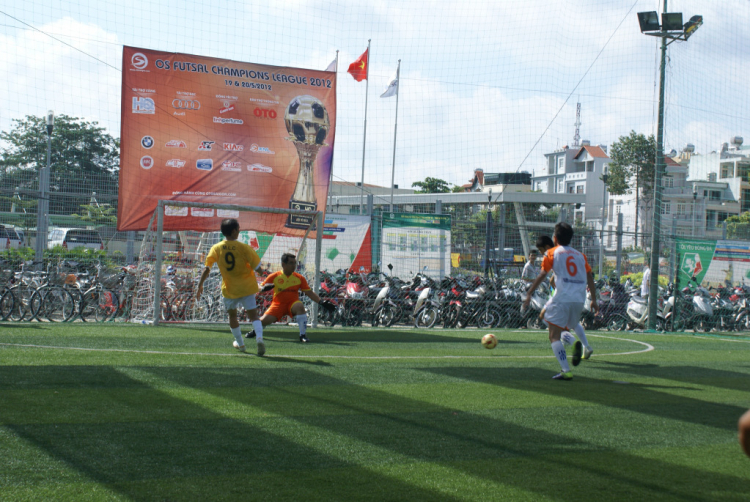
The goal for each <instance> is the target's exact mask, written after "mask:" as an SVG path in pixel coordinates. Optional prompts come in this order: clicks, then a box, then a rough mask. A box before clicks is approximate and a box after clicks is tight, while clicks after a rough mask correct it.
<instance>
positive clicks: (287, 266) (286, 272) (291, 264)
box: [245, 253, 335, 343]
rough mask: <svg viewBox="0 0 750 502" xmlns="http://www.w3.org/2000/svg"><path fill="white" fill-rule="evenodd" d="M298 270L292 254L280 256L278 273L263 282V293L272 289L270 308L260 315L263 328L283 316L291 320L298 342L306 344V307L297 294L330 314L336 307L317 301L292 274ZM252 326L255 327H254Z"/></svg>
mask: <svg viewBox="0 0 750 502" xmlns="http://www.w3.org/2000/svg"><path fill="white" fill-rule="evenodd" d="M296 269H297V257H296V256H294V255H293V254H291V253H284V254H283V255H281V270H280V271H279V272H274V273H273V274H271V275H269V276H268V277H266V280H265V281H263V291H270V290H271V289H273V301H272V302H271V306H270V307H268V309H267V310H266V311H265V312H264V313H263V317H261V319H260V321H261V323H262V324H263V326H268V325H269V324H273V323H275V322H276V321H278V320H279V319H281V318H282V317H284V316H285V315H289V316H292V317H293V318H294V319H295V320H296V321H297V323H298V324H299V341H300V342H302V343H307V342H309V340H308V339H307V314H306V313H305V306H304V305H303V304H302V301H301V300H300V297H299V295H300V293H302V294H304V295H306V296H307V297H309V298H310V299H311V300H312V301H314V302H315V303H317V304H319V305H320V306H321V307H323V308H325V309H328V310H333V309H334V308H335V307H334V306H333V304H332V303H331V302H329V301H326V300H323V301H321V300H320V297H319V296H318V295H317V294H316V293H315V292H314V291H313V290H312V289H310V285H309V284H308V283H307V280H306V279H305V277H304V276H303V275H301V274H298V273H297V272H295V270H296ZM253 326H255V323H253ZM257 333H258V330H257V329H256V330H255V331H254V332H250V333H248V334H247V335H245V337H246V338H252V337H254V336H257Z"/></svg>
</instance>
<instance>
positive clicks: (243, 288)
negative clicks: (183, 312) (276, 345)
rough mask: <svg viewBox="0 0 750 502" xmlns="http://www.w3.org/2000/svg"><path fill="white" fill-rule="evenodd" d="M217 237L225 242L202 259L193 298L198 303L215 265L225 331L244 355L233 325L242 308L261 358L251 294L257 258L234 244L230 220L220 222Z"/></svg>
mask: <svg viewBox="0 0 750 502" xmlns="http://www.w3.org/2000/svg"><path fill="white" fill-rule="evenodd" d="M221 233H222V234H224V237H226V240H224V241H222V242H219V243H218V244H215V245H214V246H213V247H211V251H210V252H209V253H208V256H206V268H205V269H203V274H202V275H201V280H200V282H199V283H198V291H197V292H196V296H195V297H196V299H200V297H201V295H202V294H203V283H204V282H205V280H206V279H207V278H208V274H209V273H210V272H211V267H212V266H213V265H214V263H215V264H216V265H217V266H218V267H219V271H220V272H221V295H222V296H223V297H224V307H225V308H226V309H227V314H229V327H230V328H231V329H232V335H234V342H233V345H234V348H236V349H237V350H239V351H241V352H245V341H244V339H243V338H242V332H241V331H240V323H239V322H238V321H237V307H238V306H239V305H242V306H243V307H245V311H247V313H248V316H249V317H250V320H251V321H252V322H253V328H255V333H256V335H257V345H258V355H259V356H262V355H263V354H265V353H266V345H265V343H264V342H263V324H262V323H261V322H260V319H258V310H257V306H256V304H255V294H256V293H257V292H258V279H256V277H255V269H256V268H258V266H259V265H260V257H259V256H258V254H257V253H256V252H255V250H254V249H253V248H251V247H250V246H248V245H247V244H243V243H242V242H238V241H237V237H238V236H239V235H240V224H239V222H238V221H237V220H235V219H233V218H230V219H226V220H224V221H222V222H221Z"/></svg>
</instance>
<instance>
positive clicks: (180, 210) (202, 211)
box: [164, 206, 240, 218]
mask: <svg viewBox="0 0 750 502" xmlns="http://www.w3.org/2000/svg"><path fill="white" fill-rule="evenodd" d="M188 209H189V212H188ZM214 212H216V217H217V218H239V217H240V212H239V211H233V210H229V209H216V210H214V209H207V208H202V207H191V208H187V207H180V206H164V216H187V215H188V214H190V216H195V217H199V218H213V216H214Z"/></svg>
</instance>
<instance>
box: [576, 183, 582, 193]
mask: <svg viewBox="0 0 750 502" xmlns="http://www.w3.org/2000/svg"><path fill="white" fill-rule="evenodd" d="M576 193H583V185H578V186H577V187H576Z"/></svg>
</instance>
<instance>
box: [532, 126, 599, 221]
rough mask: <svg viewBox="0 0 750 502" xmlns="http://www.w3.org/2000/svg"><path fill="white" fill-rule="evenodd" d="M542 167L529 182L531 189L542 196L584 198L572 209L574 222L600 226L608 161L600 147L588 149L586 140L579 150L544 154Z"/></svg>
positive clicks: (567, 148)
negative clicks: (573, 210) (543, 165)
mask: <svg viewBox="0 0 750 502" xmlns="http://www.w3.org/2000/svg"><path fill="white" fill-rule="evenodd" d="M544 157H545V167H544V168H543V170H542V172H541V173H539V172H538V171H537V173H536V175H535V176H534V177H532V178H531V189H532V191H535V192H542V193H549V194H553V193H566V194H578V195H584V196H585V201H586V202H585V203H584V204H581V205H580V207H576V209H575V213H574V217H575V221H577V222H581V223H586V222H588V223H592V222H595V224H596V223H599V222H601V218H602V208H603V207H604V208H606V207H607V206H606V204H607V202H606V201H607V195H606V194H605V193H604V182H603V181H602V180H601V177H602V174H604V173H605V172H606V170H607V166H608V165H609V162H610V158H609V156H607V147H606V146H604V145H599V146H591V145H590V143H589V142H588V141H586V140H584V141H582V146H574V147H572V148H569V147H567V146H565V147H563V148H561V149H559V150H556V151H554V152H552V153H546V154H544Z"/></svg>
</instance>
